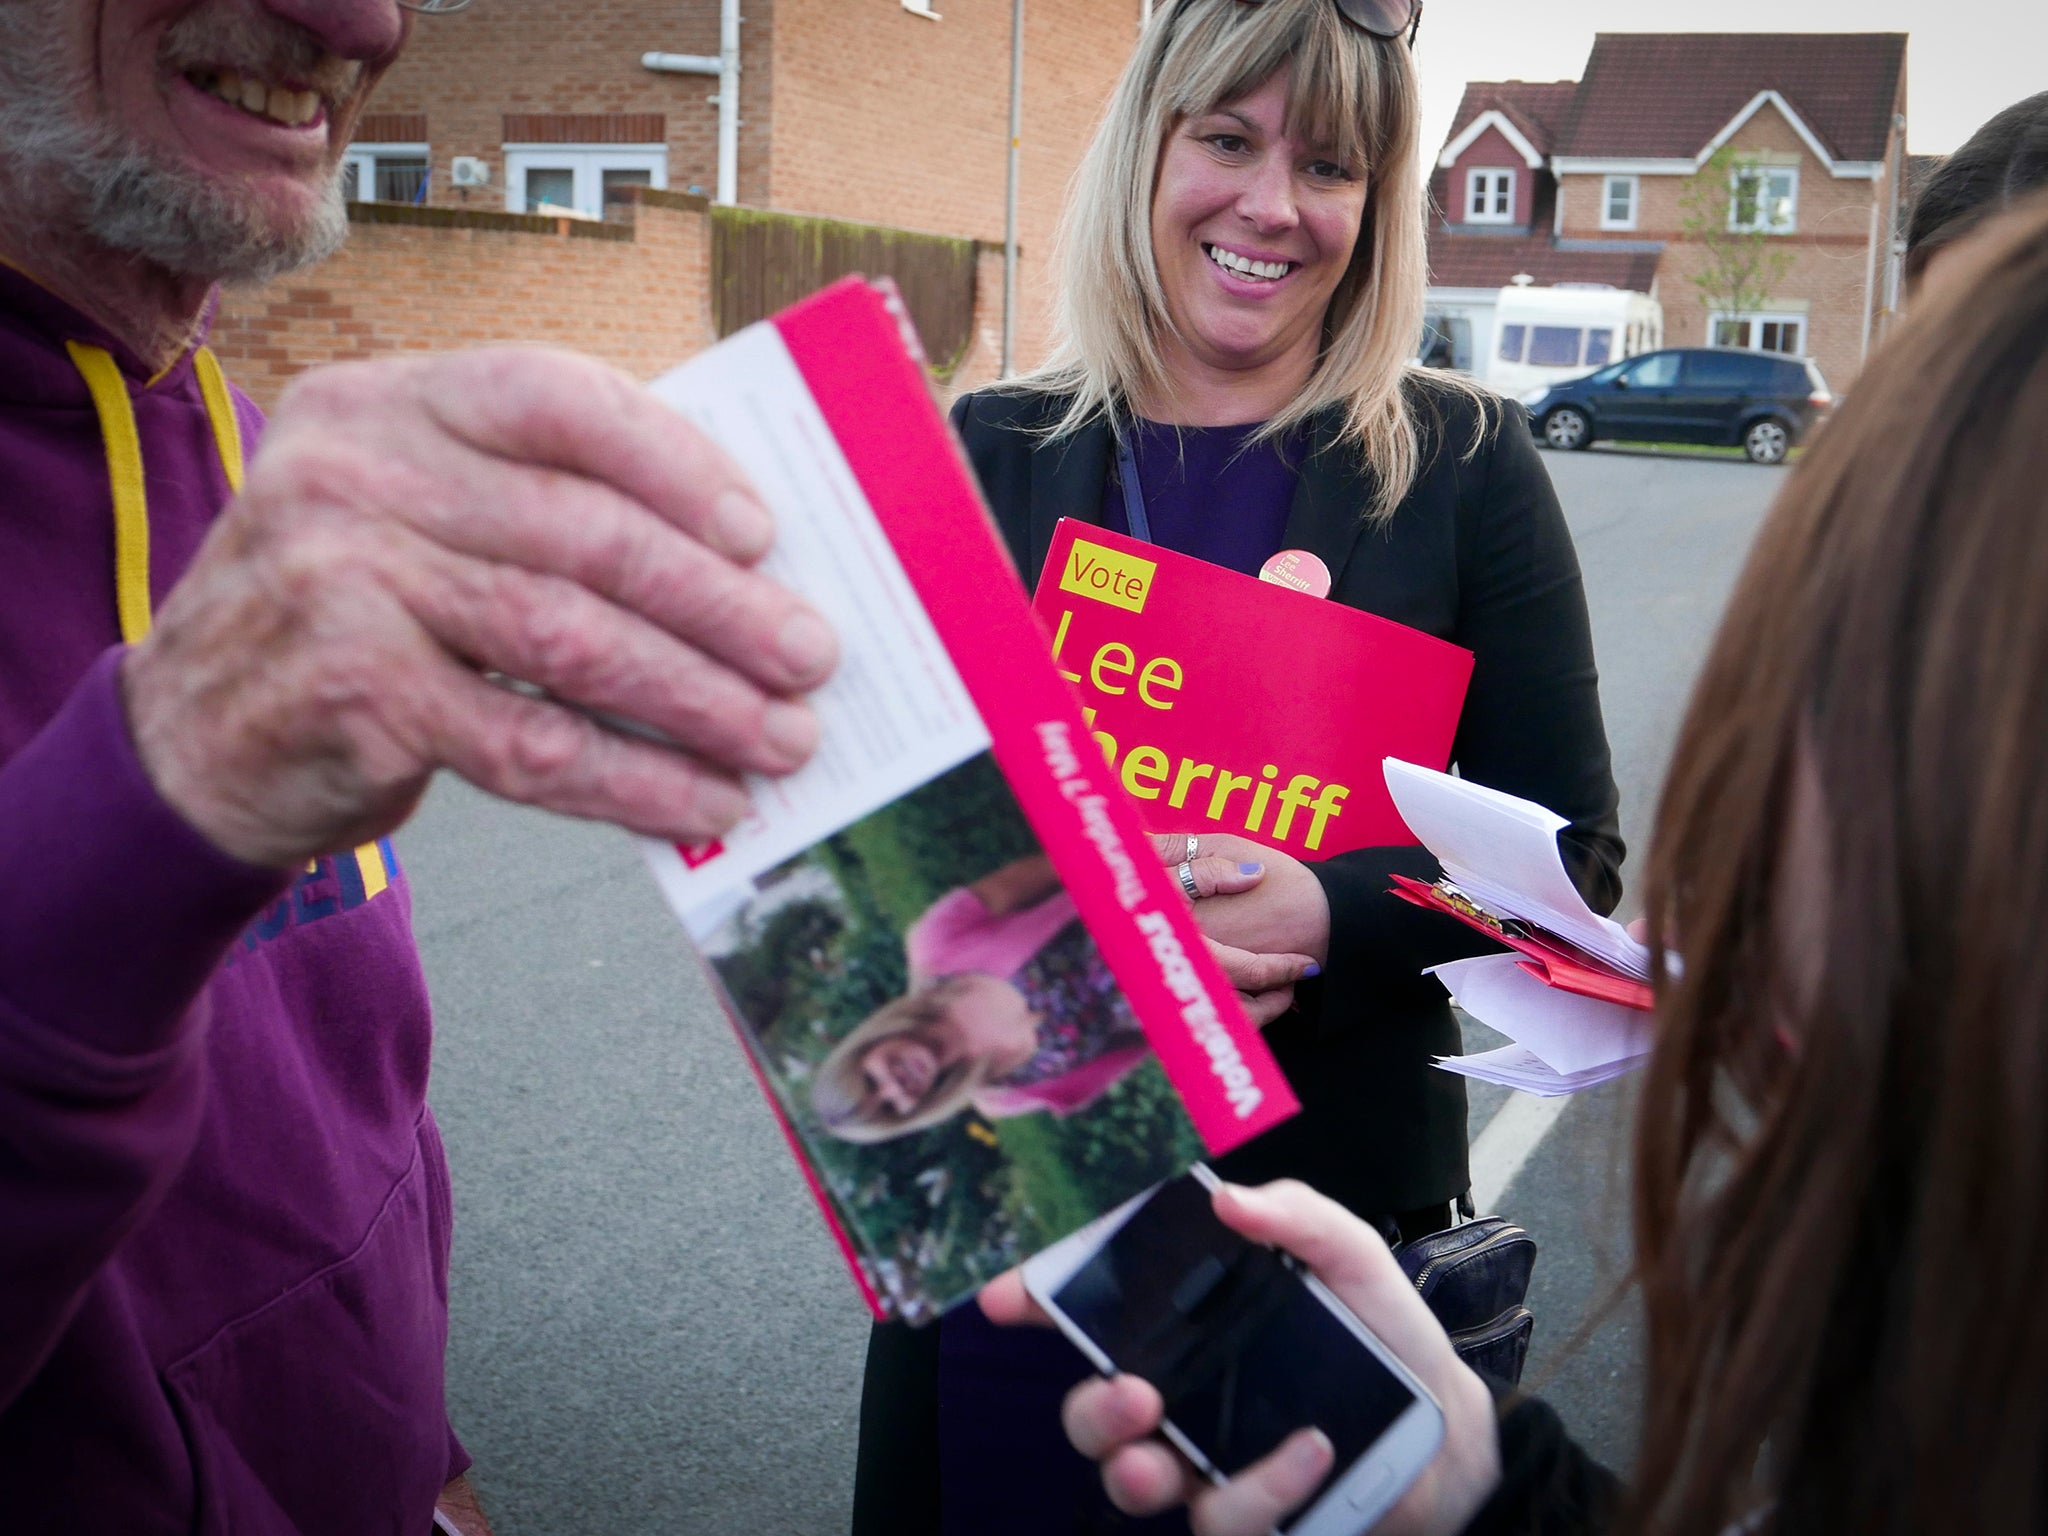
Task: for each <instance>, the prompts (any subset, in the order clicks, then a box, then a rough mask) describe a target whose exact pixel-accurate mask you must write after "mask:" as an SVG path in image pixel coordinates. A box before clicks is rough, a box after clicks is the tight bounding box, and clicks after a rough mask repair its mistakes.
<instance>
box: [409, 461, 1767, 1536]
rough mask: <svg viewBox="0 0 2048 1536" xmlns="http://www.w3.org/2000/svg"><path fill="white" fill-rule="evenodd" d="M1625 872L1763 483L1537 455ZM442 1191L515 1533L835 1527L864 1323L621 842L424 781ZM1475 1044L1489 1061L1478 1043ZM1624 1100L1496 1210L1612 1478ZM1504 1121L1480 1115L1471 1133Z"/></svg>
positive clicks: (1559, 1397) (1707, 466) (498, 1485)
mask: <svg viewBox="0 0 2048 1536" xmlns="http://www.w3.org/2000/svg"><path fill="white" fill-rule="evenodd" d="M1548 462H1549V465H1550V468H1551V472H1552V474H1553V476H1554V477H1555V479H1556V480H1557V483H1558V486H1559V490H1560V493H1561V495H1562V497H1563V500H1564V504H1565V507H1566V510H1567V512H1568V514H1569V516H1570V518H1571V522H1572V527H1573V531H1574V533H1575V535H1576V537H1577V539H1578V543H1579V551H1580V557H1581V559H1582V561H1583V562H1584V565H1585V571H1586V581H1587V589H1588V592H1589V595H1590V599H1591V603H1592V609H1593V621H1594V632H1595V641H1596V644H1597V646H1598V650H1599V655H1600V661H1601V670H1602V675H1603V680H1602V688H1603V696H1604V699H1605V703H1606V710H1607V720H1608V729H1609V732H1610V735H1611V737H1612V739H1613V743H1614V748H1615V759H1616V768H1617V773H1618V775H1619V777H1620V780H1621V784H1622V792H1623V803H1622V809H1623V819H1624V825H1625V829H1626V832H1627V835H1628V840H1629V844H1630V846H1631V848H1634V849H1638V850H1640V849H1641V847H1642V846H1643V842H1644V839H1645V835H1646V830H1647V825H1648V820H1649V817H1650V815H1651V813H1652V811H1653V808H1654V803H1655V793H1656V786H1657V784H1658V782H1659V780H1660V777H1661V774H1662V769H1663V761H1664V758H1665V756H1666V754H1667V752H1668V750H1669V746H1670V741H1671V738H1672V735H1673V733H1674V731H1675V729H1676V726H1677V723H1678V719H1679V715H1680V711H1681V710H1682V708H1683V703H1684V694H1685V689H1686V687H1687V685H1688V683H1689V682H1690V679H1691V676H1692V674H1693V671H1694V669H1695V668H1696V667H1697V665H1698V661H1699V658H1700V656H1701V654H1702V651H1703V648H1704V645H1705V643H1706V640H1707V637H1708V636H1709V635H1710V634H1711V631H1712V626H1713V623H1714V620H1715V617H1716V615H1717V614H1718V611H1719V608H1720V605H1721V603H1722V601H1723V599H1724V598H1725V595H1726V592H1727V588H1728V586H1729V584H1730V583H1731V582H1732V580H1733V578H1734V575H1735V572H1736V569H1737V567H1738V566H1739V563H1740V561H1741V558H1742V556H1743V553H1744V552H1745V550H1746V548H1747V546H1748V543H1749V540H1750V537H1751V534H1752V533H1753V531H1754V529H1755V526H1756V523H1757V521H1758V519H1759V517H1760V515H1761V513H1762V511H1763V509H1764V506H1765V504H1766V503H1767V501H1768V499H1769V497H1770V496H1771V495H1772V494H1773V493H1774V491H1775V489H1776V487H1777V485H1778V483H1779V481H1780V479H1781V478H1782V472H1780V471H1769V470H1760V469H1755V468H1753V467H1751V466H1749V465H1747V464H1740V463H1729V462H1723V461H1705V460H1678V459H1668V458H1656V457H1650V456H1639V455H1628V454H1622V453H1610V452H1605V451H1601V452H1595V453H1591V454H1580V455H1574V456H1569V457H1566V456H1559V455H1550V456H1548ZM398 848H399V853H400V857H401V859H402V861H403V862H404V864H405V866H406V868H407V870H408V872H409V873H410V875H411V879H412V883H413V891H414V900H415V903H416V910H415V918H416V922H417V927H418V932H419V938H420V946H421V949H422V952H423V953H424V955H425V960H426V967H427V974H428V977H429V980H430V982H431V984H432V987H433V993H434V997H435V999H436V1005H437V1011H438V1033H437V1039H436V1048H435V1060H434V1080H433V1100H434V1104H435V1108H436V1111H437V1113H438V1114H439V1116H440V1119H441V1124H442V1127H443V1130H444V1132H445V1135H446V1139H447V1144H448V1152H449V1159H450V1162H451V1163H452V1165H453V1169H454V1181H455V1198H456V1216H457V1220H456V1231H455V1260H454V1275H453V1281H452V1287H451V1290H452V1294H451V1297H450V1311H451V1314H452V1338H451V1342H450V1346H449V1376H450V1383H449V1390H450V1396H451V1400H452V1404H453V1413H454V1416H455V1421H456V1425H457V1428H458V1430H459V1432H460V1433H461V1434H462V1435H463V1437H464V1439H465V1440H466V1442H467V1444H468V1446H469V1448H470V1451H471V1453H472V1454H473V1455H474V1456H475V1457H476V1462H477V1466H476V1470H475V1473H474V1476H475V1478H476V1481H477V1482H478V1484H479V1486H480V1487H481V1489H482V1492H483V1495H484V1498H485V1500H486V1503H487V1506H488V1507H489V1509H490V1510H491V1512H492V1514H493V1518H494V1520H495V1521H496V1523H497V1526H498V1529H499V1531H500V1532H501V1533H503V1536H580V1533H585V1532H588V1533H593V1536H642V1533H645V1536H655V1533H660V1536H700V1533H701V1536H726V1533H740V1532H757V1531H766V1532H775V1533H779V1536H781V1533H787V1536H811V1533H817V1536H834V1533H838V1532H841V1531H844V1530H845V1528H846V1524H847V1511H848V1508H849V1500H850V1491H849V1490H850V1485H851V1481H852V1471H853V1447H854V1428H855V1419H856V1412H857V1407H858V1402H859V1390H860V1371H861V1358H862V1351H863V1347H864V1343H865V1338H866V1333H867V1319H866V1313H865V1311H864V1309H863V1308H862V1306H861V1303H860V1301H859V1299H858V1297H857V1295H856V1293H855V1291H854V1288H853V1286H852V1284H851V1283H850V1281H849V1280H848V1279H847V1277H846V1275H845V1273H844V1270H843V1269H842V1267H841V1263H840V1260H839V1257H838V1255H837V1252H836V1250H835V1249H834V1247H833V1245H832V1243H831V1241H830V1239H829V1238H828V1237H827V1235H826V1232H825V1229H824V1227H823V1225H822V1223H821V1222H820V1221H819V1220H818V1217H817V1215H816V1213H815V1211H814V1210H813V1208H812V1206H811V1204H810V1200H809V1196H808V1195H807V1193H806V1192H805V1190H804V1187H803V1184H802V1182H801V1179H800V1177H799V1175H798V1173H797V1171H796V1169H795V1167H794V1165H793V1164H792V1163H791V1161H790V1158H789V1155H788V1153H787V1151H786V1149H785V1148H784V1146H783V1144H782V1141H781V1139H780V1136H779V1134H778V1132H777V1131H776V1129H775V1126H774V1123H773V1121H772V1120H771V1118H770V1117H769V1115H768V1114H767V1113H766V1112H765V1111H764V1110H763V1107H762V1105H761V1103H760V1101H759V1097H758V1090H757V1089H756V1087H755V1085H754V1083H753V1081H752V1079H751V1078H750V1077H749V1075H748V1072H747V1069H746V1066H745V1064H744V1061H743V1059H742V1057H741V1054H740V1051H739V1048H738V1047H737V1045H736V1044H735V1043H734V1042H733V1040H732V1038H731V1036H730V1034H729V1032H728V1030H727V1027H726V1025H725V1023H724V1021H723V1019H722V1017H721V1016H720V1015H719V1014H718V1012H717V1011H716V1009H715V1008H714V1006H713V1005H712V1003H711V1001H710V998H709V996H708V994H707V992H706V990H705V987H704V984H703V982H702V980H701V978H700V976H699V973H698V970H697V966H696V962H695V961H694V959H693V958H692V955H691V952H690V950H689V948H688V946H687V945H686V944H685V943H684V941H683V939H682V936H681V933H680V931H679V930H678V929H677V928H676V927H675V926H674V924H673V923H672V922H671V921H670V920H669V918H668V916H667V914H666V912H665V910H664V909H663V908H662V906H661V904H660V902H659V899H658V898H657V896H656V894H655V891H654V887H653V885H652V883H651V881H650V880H649V878H648V877H647V875H646V873H645V872H644V870H643V869H642V868H641V866H640V862H639V855H638V853H637V851H636V850H635V849H634V848H633V847H632V846H631V845H630V844H629V843H628V841H627V840H626V839H625V838H623V837H621V836H619V835H617V834H615V833H611V832H608V831H605V830H602V829H598V828H592V827H587V826H582V825H578V824H574V823H569V822H564V821H557V820H553V819H550V818H547V817H543V816H540V815H536V814H534V813H531V812H526V811H521V810H517V809H513V808H510V807H507V806H503V805H499V804H495V803H492V802H489V801H487V800H485V799H484V798H483V797H482V796H480V795H478V794H476V793H475V792H474V791H471V790H470V789H468V788H467V787H466V786H464V785H461V784H459V783H455V782H452V781H443V782H442V783H441V784H440V785H438V786H437V787H436V788H435V790H434V791H433V793H432V795H431V796H430V797H429V800H428V803H427V805H426V808H425V810H424V811H423V812H422V814H421V815H420V817H419V818H418V819H417V821H415V822H414V823H413V825H412V826H410V827H409V828H408V829H407V830H406V831H405V832H404V833H403V834H402V835H401V837H400V839H399V841H398ZM1472 1043H1473V1046H1474V1048H1475V1049H1476V1048H1481V1047H1482V1046H1483V1044H1484V1043H1485V1042H1483V1041H1481V1040H1479V1039H1476V1038H1475V1040H1474V1041H1473V1042H1472ZM1626 1092H1627V1090H1626V1086H1625V1085H1614V1086H1610V1087H1609V1088H1606V1089H1601V1090H1597V1091H1595V1092H1593V1093H1590V1094H1587V1095H1583V1096H1581V1098H1580V1099H1579V1100H1577V1101H1575V1102H1574V1103H1573V1104H1572V1105H1571V1106H1570V1107H1569V1108H1568V1109H1567V1111H1566V1112H1565V1114H1564V1115H1563V1117H1562V1118H1561V1119H1560V1121H1559V1122H1558V1124H1557V1126H1556V1128H1555V1129H1554V1130H1553V1131H1552V1132H1551V1134H1550V1135H1549V1136H1548V1137H1547V1138H1546V1139H1545V1140H1544V1142H1543V1143H1542V1144H1541V1145H1540V1146H1539V1147H1538V1148H1537V1150H1536V1152H1535V1153H1534V1155H1533V1156H1532V1157H1531V1158H1530V1160H1529V1161H1528V1163H1527V1164H1526V1166H1525V1167H1524V1169H1523V1170H1522V1172H1521V1174H1520V1176H1519V1177H1518V1178H1517V1179H1516V1180H1515V1182H1514V1183H1513V1185H1511V1186H1510V1188H1509V1189H1508V1190H1507V1192H1506V1194H1505V1196H1504V1197H1503V1199H1502V1200H1501V1201H1500V1202H1499V1204H1500V1208H1501V1209H1503V1210H1504V1211H1506V1212H1508V1213H1509V1214H1511V1215H1512V1216H1514V1217H1515V1218H1516V1219H1517V1220H1519V1221H1521V1222H1522V1223H1524V1224H1525V1225H1527V1226H1528V1227H1529V1228H1530V1229H1531V1230H1532V1231H1534V1232H1535V1233H1536V1235H1537V1237H1538V1238H1539V1240H1540V1241H1541V1242H1542V1244H1543V1258H1542V1261H1541V1264H1540V1265H1539V1268H1538V1278H1537V1293H1538V1294H1537V1296H1536V1297H1535V1299H1534V1303H1533V1304H1534V1306H1535V1308H1536V1311H1537V1314H1538V1318H1539V1332H1538V1335H1537V1345H1536V1350H1535V1353H1534V1356H1533V1358H1532V1362H1531V1370H1530V1381H1531V1384H1532V1385H1536V1386H1538V1387H1539V1388H1541V1389H1543V1390H1545V1391H1546V1392H1547V1394H1548V1395H1549V1396H1551V1398H1552V1399H1553V1400H1554V1401H1556V1402H1557V1403H1558V1405H1559V1407H1560V1409H1561V1411H1563V1412H1564V1414H1565V1416H1566V1419H1567V1421H1568V1422H1570V1423H1571V1424H1572V1425H1573V1426H1574V1428H1575V1429H1576V1430H1578V1431H1579V1432H1580V1433H1581V1434H1582V1436H1583V1437H1584V1438H1586V1439H1587V1440H1588V1441H1589V1442H1590V1443H1591V1444H1592V1445H1593V1446H1594V1448H1595V1449H1596V1450H1598V1451H1599V1452H1601V1453H1603V1454H1605V1455H1607V1456H1608V1457H1610V1458H1613V1459H1616V1460H1621V1461H1625V1460H1626V1458H1627V1455H1628V1453H1629V1449H1630V1445H1631V1440H1630V1425H1631V1422H1632V1418H1633V1413H1632V1391H1633V1382H1634V1372H1635V1368H1636V1361H1637V1358H1638V1348H1637V1339H1636V1333H1635V1327H1634V1322H1633V1318H1632V1315H1631V1314H1630V1312H1629V1311H1628V1309H1627V1307H1626V1305H1623V1306H1622V1307H1621V1308H1620V1309H1619V1310H1618V1311H1616V1312H1613V1313H1612V1314H1611V1315H1609V1316H1608V1317H1607V1318H1606V1320H1605V1321H1604V1322H1603V1323H1602V1324H1601V1325H1600V1326H1598V1327H1597V1328H1596V1329H1594V1330H1593V1331H1592V1332H1591V1333H1590V1335H1589V1336H1588V1337H1586V1338H1584V1339H1579V1340H1573V1338H1572V1336H1573V1334H1574V1333H1575V1332H1577V1331H1578V1329H1579V1325H1580V1322H1581V1320H1582V1319H1585V1318H1586V1317H1588V1316H1589V1315H1592V1314H1593V1311H1594V1309H1597V1308H1598V1307H1599V1306H1600V1305H1601V1304H1602V1303H1603V1302H1604V1301H1605V1300H1606V1299H1607V1297H1608V1296H1609V1295H1610V1293H1611V1292H1612V1291H1613V1289H1614V1285H1615V1281H1616V1277H1618V1275H1619V1274H1620V1273H1621V1270H1622V1267H1623V1265H1624V1262H1625V1254H1626V1249H1627V1238H1626V1199H1625V1194H1624V1190H1625V1183H1626V1165H1625V1145H1624V1143H1625V1137H1624V1135H1623V1130H1622V1123H1623V1118H1624V1116H1625V1113H1626ZM1498 1102H1499V1097H1498V1090H1494V1091H1492V1092H1490V1093H1488V1095H1487V1096H1486V1097H1480V1096H1479V1095H1476V1094H1475V1102H1474V1113H1473V1124H1474V1129H1475V1132H1476V1131H1477V1129H1478V1128H1479V1126H1481V1125H1482V1124H1484V1123H1485V1120H1486V1119H1487V1118H1488V1117H1489V1116H1490V1115H1491V1113H1492V1112H1493V1110H1494V1109H1495V1108H1496V1107H1497V1105H1498Z"/></svg>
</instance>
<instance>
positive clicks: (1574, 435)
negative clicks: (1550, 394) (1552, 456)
mask: <svg viewBox="0 0 2048 1536" xmlns="http://www.w3.org/2000/svg"><path fill="white" fill-rule="evenodd" d="M1543 441H1545V442H1546V443H1548V444H1550V446H1551V447H1553V448H1557V449H1560V450H1562V451H1564V452H1566V453H1569V452H1571V451H1572V450H1573V449H1575V448H1590V447H1592V446H1593V428H1592V424H1591V423H1589V422H1588V421H1587V420H1586V414H1585V412H1583V411H1580V410H1576V409H1574V408H1573V407H1571V406H1569V405H1561V406H1559V407H1558V408H1557V409H1556V410H1554V411H1552V412H1551V413H1550V414H1549V415H1548V416H1546V417H1544V418H1543Z"/></svg>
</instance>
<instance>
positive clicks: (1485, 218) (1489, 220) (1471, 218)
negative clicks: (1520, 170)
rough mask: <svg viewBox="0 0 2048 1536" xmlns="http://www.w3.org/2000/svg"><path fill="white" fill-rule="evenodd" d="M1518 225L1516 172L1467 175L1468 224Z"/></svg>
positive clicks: (1466, 219)
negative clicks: (1516, 216)
mask: <svg viewBox="0 0 2048 1536" xmlns="http://www.w3.org/2000/svg"><path fill="white" fill-rule="evenodd" d="M1514 221H1515V173H1514V172H1513V171H1467V172H1466V173H1465V222H1466V223H1467V224H1512V223H1514Z"/></svg>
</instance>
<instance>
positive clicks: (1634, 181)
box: [1600, 176, 1643, 229]
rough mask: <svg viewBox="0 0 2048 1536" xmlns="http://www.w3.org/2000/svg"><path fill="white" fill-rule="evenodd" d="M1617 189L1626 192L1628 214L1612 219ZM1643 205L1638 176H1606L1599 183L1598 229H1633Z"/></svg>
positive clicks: (1641, 187) (1640, 179)
mask: <svg viewBox="0 0 2048 1536" xmlns="http://www.w3.org/2000/svg"><path fill="white" fill-rule="evenodd" d="M1618 188H1626V189H1627V190H1628V213H1627V214H1626V215H1625V216H1624V217H1622V218H1619V219H1617V218H1616V217H1614V194H1615V191H1616V190H1617V189H1618ZM1642 203H1643V180H1642V178H1641V177H1640V176H1608V177H1606V178H1604V179H1603V180H1602V181H1601V183H1600V227H1601V228H1602V229H1634V228H1635V227H1636V217H1637V213H1638V211H1639V210H1640V209H1641V207H1642Z"/></svg>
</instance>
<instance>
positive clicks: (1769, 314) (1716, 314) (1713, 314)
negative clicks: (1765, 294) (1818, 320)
mask: <svg viewBox="0 0 2048 1536" xmlns="http://www.w3.org/2000/svg"><path fill="white" fill-rule="evenodd" d="M1808 318H1809V317H1808V316H1806V315H1795V314H1792V313H1790V312H1789V311H1783V310H1761V309H1760V310H1750V311H1747V312H1745V313H1744V314H1741V315H1735V314H1731V313H1729V312H1728V311H1727V310H1725V309H1717V310H1712V311H1710V312H1709V313H1708V315H1707V345H1709V346H1713V347H1718V346H1720V345H1721V344H1722V343H1721V341H1720V335H1721V327H1722V326H1723V325H1746V326H1748V327H1749V328H1750V330H1749V335H1750V337H1751V338H1752V339H1753V340H1754V341H1758V342H1760V341H1761V340H1762V337H1763V328H1764V327H1765V326H1767V325H1792V326H1797V327H1798V328H1799V344H1798V346H1797V347H1795V348H1794V349H1793V350H1792V351H1790V352H1766V351H1765V350H1764V349H1763V347H1762V346H1761V345H1750V344H1748V343H1743V344H1740V345H1738V346H1737V348H1736V350H1738V351H1742V352H1755V353H1757V354H1758V355H1759V356H1762V357H1795V358H1796V357H1808V356H1810V355H1811V353H1810V352H1809V351H1808V343H1809V341H1810V340H1811V336H1810V333H1809V330H1808V327H1807V320H1808Z"/></svg>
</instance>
